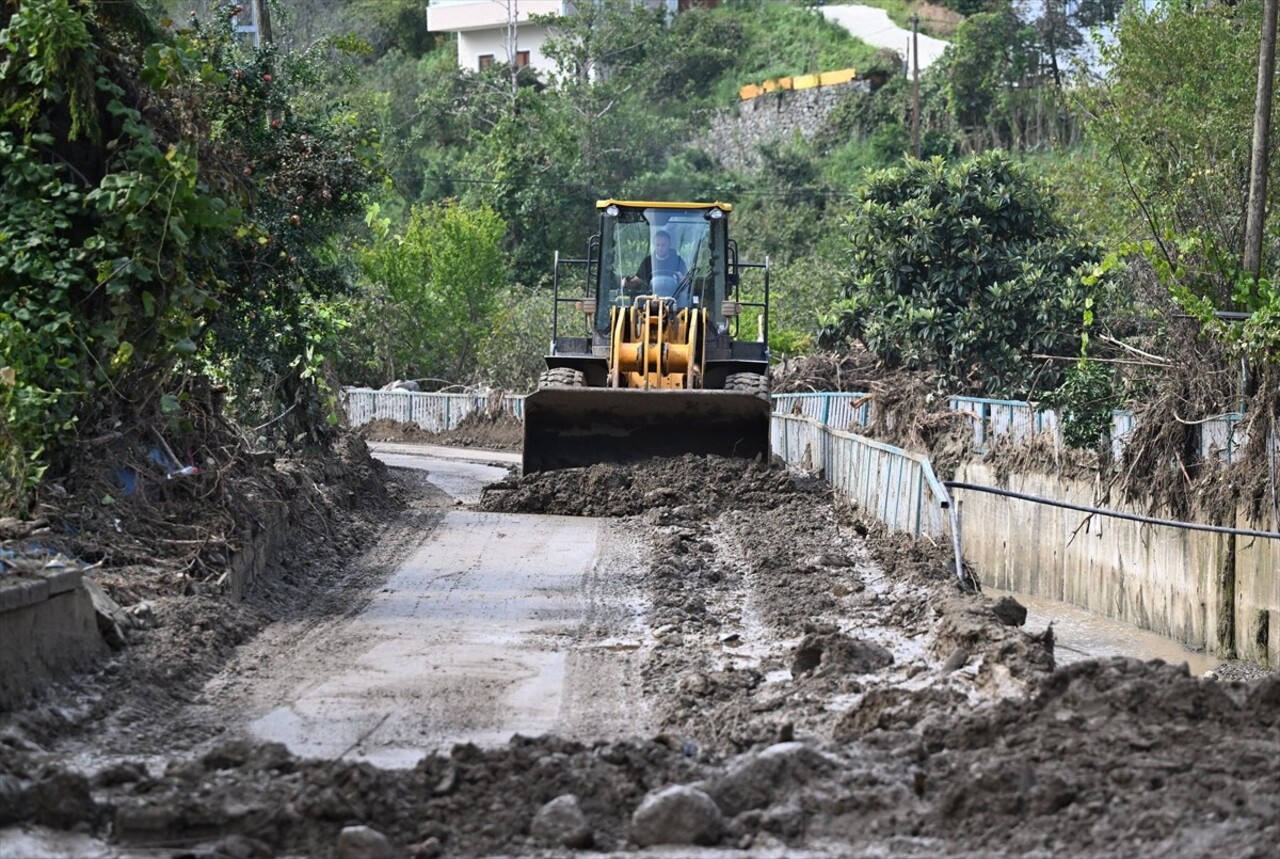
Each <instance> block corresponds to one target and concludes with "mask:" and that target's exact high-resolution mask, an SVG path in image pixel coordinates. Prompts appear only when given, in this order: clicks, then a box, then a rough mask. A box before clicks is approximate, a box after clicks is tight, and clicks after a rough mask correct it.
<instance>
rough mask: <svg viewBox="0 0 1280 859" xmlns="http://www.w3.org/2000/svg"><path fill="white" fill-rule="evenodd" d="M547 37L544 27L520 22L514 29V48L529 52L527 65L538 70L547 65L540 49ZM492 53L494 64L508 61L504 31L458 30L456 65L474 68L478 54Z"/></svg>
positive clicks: (478, 59) (478, 66) (502, 63)
mask: <svg viewBox="0 0 1280 859" xmlns="http://www.w3.org/2000/svg"><path fill="white" fill-rule="evenodd" d="M546 41H547V28H546V27H543V26H535V25H533V24H521V25H520V26H519V28H518V29H517V30H516V46H515V49H516V50H517V51H528V52H529V65H531V66H533V67H534V68H535V69H538V70H539V71H542V70H545V69H547V68H548V67H549V66H550V61H549V60H548V59H547V57H546V55H545V54H544V53H543V52H542V46H543V45H544V44H545V43H546ZM484 54H492V55H493V61H494V63H495V64H497V65H506V64H507V63H508V62H510V61H511V58H510V57H508V56H507V32H506V29H505V28H504V29H502V30H470V31H468V30H464V31H462V32H460V33H458V68H462V69H470V70H471V71H473V72H474V71H477V70H478V69H479V68H480V57H481V56H483V55H484Z"/></svg>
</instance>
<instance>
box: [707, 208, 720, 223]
mask: <svg viewBox="0 0 1280 859" xmlns="http://www.w3.org/2000/svg"><path fill="white" fill-rule="evenodd" d="M707 217H708V218H710V219H711V220H713V221H718V220H720V219H721V218H723V217H724V211H723V210H721V209H712V210H711V211H710V212H707Z"/></svg>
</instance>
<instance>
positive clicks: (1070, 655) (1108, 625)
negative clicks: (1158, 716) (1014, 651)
mask: <svg viewBox="0 0 1280 859" xmlns="http://www.w3.org/2000/svg"><path fill="white" fill-rule="evenodd" d="M982 593H983V595H984V596H987V597H990V598H991V599H999V598H1000V597H1003V596H1009V597H1013V598H1014V599H1016V600H1017V601H1018V602H1020V603H1022V604H1023V605H1024V606H1026V607H1027V625H1026V629H1027V631H1028V632H1037V633H1038V632H1040V631H1042V630H1043V629H1044V628H1045V627H1046V626H1048V625H1049V623H1050V622H1051V621H1052V623H1053V641H1054V658H1055V659H1056V660H1057V663H1058V665H1069V664H1071V663H1072V662H1079V661H1080V660H1082V659H1093V658H1106V657H1111V656H1132V657H1135V658H1137V659H1163V660H1164V661H1165V662H1168V663H1170V664H1171V665H1177V664H1178V663H1179V662H1185V663H1187V666H1188V667H1189V668H1190V669H1191V673H1192V674H1195V675H1201V674H1204V673H1205V672H1206V671H1209V670H1211V669H1213V668H1217V667H1218V666H1219V665H1221V664H1222V660H1221V659H1218V658H1216V657H1214V656H1210V655H1209V654H1207V653H1201V652H1197V651H1194V650H1188V649H1187V648H1186V647H1183V646H1182V644H1180V643H1179V642H1177V641H1174V640H1173V639H1169V638H1165V637H1164V636H1163V635H1157V634H1156V633H1154V632H1148V631H1147V630H1145V629H1139V628H1138V627H1136V626H1132V625H1131V624H1127V623H1124V622H1122V621H1118V620H1112V619H1111V618H1107V617H1102V616H1101V615H1097V614H1093V613H1092V612H1089V611H1085V610H1084V609H1082V608H1080V607H1079V606H1074V605H1071V604H1070V603H1064V602H1058V601H1057V600H1050V599H1042V598H1040V597H1033V596H1028V595H1027V594H1020V593H1016V592H1014V591H1003V590H1000V589H999V588H992V587H986V586H985V585H984V586H983V588H982Z"/></svg>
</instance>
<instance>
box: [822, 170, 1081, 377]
mask: <svg viewBox="0 0 1280 859" xmlns="http://www.w3.org/2000/svg"><path fill="white" fill-rule="evenodd" d="M847 231H848V237H849V242H850V245H851V250H850V263H851V265H850V269H851V270H850V276H851V277H850V283H849V286H848V287H847V289H846V297H845V298H844V299H843V300H841V301H839V302H837V303H836V304H835V305H834V306H833V308H832V312H831V313H830V314H828V315H827V317H826V318H825V323H826V324H825V327H824V332H823V340H824V343H825V344H827V345H837V344H839V343H842V342H848V341H850V340H861V341H863V342H864V343H865V344H866V346H867V348H868V349H870V350H871V352H872V353H874V354H875V355H877V356H878V357H879V358H880V359H881V360H883V361H884V362H885V363H886V364H887V365H889V366H894V367H906V368H910V369H933V370H936V371H938V373H939V377H940V381H941V383H942V384H943V385H945V386H946V387H948V388H949V389H951V390H954V391H963V392H967V393H972V394H985V395H988V396H999V397H1018V398H1028V397H1031V396H1032V394H1033V392H1034V391H1036V390H1051V389H1053V388H1055V387H1057V385H1058V384H1059V382H1060V381H1061V380H1062V378H1063V371H1064V369H1065V366H1066V365H1065V364H1062V363H1055V362H1053V361H1047V360H1045V358H1044V357H1043V356H1064V357H1065V356H1073V355H1075V354H1076V353H1078V351H1079V348H1080V342H1081V329H1082V324H1083V319H1084V313H1085V309H1086V299H1087V298H1088V297H1089V295H1090V294H1091V289H1092V291H1093V293H1096V294H1097V295H1103V294H1104V293H1105V290H1104V289H1102V288H1100V287H1098V286H1096V285H1095V286H1094V287H1092V288H1090V287H1086V286H1085V285H1084V283H1083V282H1082V280H1081V277H1082V273H1083V272H1082V270H1083V269H1084V268H1085V267H1086V266H1090V267H1092V266H1093V264H1095V263H1096V262H1098V260H1099V252H1098V250H1097V249H1096V248H1095V247H1094V246H1093V245H1092V244H1089V243H1087V242H1084V241H1081V240H1080V239H1078V238H1076V236H1075V235H1074V234H1073V232H1072V230H1071V229H1070V228H1069V227H1068V226H1067V225H1066V224H1064V223H1063V222H1062V221H1061V220H1060V219H1059V218H1058V217H1057V215H1056V214H1055V212H1054V203H1053V199H1052V197H1051V196H1050V195H1049V193H1048V192H1047V190H1046V189H1045V188H1043V187H1042V186H1041V185H1040V184H1039V183H1037V182H1036V181H1034V180H1033V179H1031V178H1030V177H1029V176H1028V175H1027V174H1026V173H1025V172H1024V171H1023V170H1022V169H1020V168H1019V167H1018V166H1017V165H1016V164H1014V163H1013V162H1012V161H1010V159H1009V158H1008V157H1007V156H1006V155H1004V154H1003V153H999V152H995V153H990V154H987V155H983V156H980V157H977V158H974V159H972V160H970V161H967V162H964V163H961V164H948V163H946V162H944V161H943V160H942V159H940V158H935V159H933V160H931V161H927V162H925V161H915V160H911V159H907V160H906V162H905V163H904V164H903V166H901V167H895V168H892V169H888V170H883V171H879V172H876V173H873V174H870V175H869V177H868V181H867V184H866V185H865V187H864V188H863V189H862V191H861V192H860V194H859V198H858V202H857V203H856V204H855V206H854V208H853V211H852V213H851V214H850V217H849V220H848V224H847Z"/></svg>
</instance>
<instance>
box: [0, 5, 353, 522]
mask: <svg viewBox="0 0 1280 859" xmlns="http://www.w3.org/2000/svg"><path fill="white" fill-rule="evenodd" d="M232 12H233V9H232V7H222V8H220V9H219V11H218V14H217V16H216V17H215V18H214V19H213V20H212V21H211V22H203V21H201V20H199V19H196V18H192V19H191V20H190V22H189V23H188V25H187V26H186V27H184V28H182V29H177V30H173V31H171V32H166V31H162V30H160V29H158V28H156V27H155V26H154V25H153V24H152V23H150V22H149V21H148V19H147V18H146V17H145V16H144V15H143V14H142V12H141V10H140V9H139V8H138V7H136V6H134V5H133V4H132V3H119V2H112V3H100V4H99V3H75V2H72V0H22V2H18V3H10V4H9V5H8V6H6V7H5V8H4V11H3V19H2V20H3V27H2V28H0V56H2V57H3V59H2V61H0V90H2V91H3V94H4V105H5V107H4V112H3V114H2V116H0V119H2V121H0V368H3V369H0V439H2V440H3V443H4V448H5V455H4V456H3V457H2V458H0V463H2V464H0V467H3V468H4V473H3V475H0V476H2V477H3V480H2V481H0V483H2V484H3V486H4V487H5V489H4V496H3V497H0V505H4V506H9V505H12V504H15V503H19V502H20V501H21V499H22V497H23V495H24V491H25V489H26V488H27V487H29V486H31V485H33V484H34V483H35V481H37V480H38V479H39V478H40V476H41V474H42V472H43V470H44V469H45V468H46V467H47V465H48V464H49V463H50V462H52V461H54V459H53V458H54V457H55V455H56V453H57V452H58V451H59V450H61V449H65V448H66V447H67V446H68V445H69V444H70V443H71V442H73V441H74V440H75V439H76V437H77V434H78V433H81V432H84V431H86V430H88V431H98V430H100V429H101V427H99V426H98V425H97V424H98V423H99V422H100V421H102V420H105V419H109V420H110V423H111V426H114V427H119V426H125V425H131V424H132V423H133V422H135V421H144V422H145V421H146V420H147V419H148V414H149V413H150V411H151V410H153V409H154V410H157V411H158V410H159V409H160V407H161V406H163V407H164V410H165V411H166V413H170V414H173V413H176V412H180V410H181V407H182V398H183V396H184V395H185V393H186V392H189V391H190V390H191V385H192V381H191V380H193V379H201V378H207V375H206V374H208V375H211V376H212V377H214V378H219V377H221V378H226V379H228V380H231V381H233V382H235V383H236V389H235V393H236V395H237V396H239V398H240V400H241V402H242V403H243V404H244V405H246V406H248V405H249V403H248V400H249V399H250V396H249V394H250V392H251V391H256V392H257V396H255V397H253V398H252V400H253V402H252V408H251V409H248V410H247V413H246V416H247V417H249V418H251V419H252V418H253V417H255V414H256V415H257V416H264V415H267V414H269V413H270V412H276V411H281V410H283V409H289V410H292V411H294V412H295V415H294V418H293V421H292V423H287V424H285V425H283V426H284V427H286V428H287V427H288V426H290V425H292V426H294V427H296V428H297V429H301V430H305V431H308V432H313V433H314V432H316V431H318V429H319V428H320V427H322V426H323V420H322V417H323V412H324V400H323V397H322V396H321V392H320V391H319V390H318V389H317V388H316V387H315V385H314V382H315V377H316V371H317V370H318V368H319V366H320V363H321V355H320V354H318V353H317V351H316V348H315V347H316V343H317V342H318V341H319V340H320V339H322V338H323V336H324V333H325V332H324V329H325V322H324V321H323V314H317V313H316V312H315V307H316V305H317V303H323V302H324V301H326V300H327V298H328V297H329V296H332V295H334V294H336V293H338V292H340V291H342V290H343V289H345V288H346V287H347V284H348V282H349V281H348V280H347V278H346V277H345V275H344V265H343V262H342V259H341V255H340V252H339V248H338V246H337V245H336V244H335V242H334V240H333V236H334V235H335V232H336V231H337V230H338V229H339V228H340V227H341V226H342V225H343V224H345V223H346V222H347V221H348V220H349V219H350V217H351V216H352V215H353V214H356V213H359V212H360V211H362V199H363V194H364V192H365V190H366V189H367V188H368V187H369V186H370V184H371V180H372V178H373V176H374V172H373V163H374V155H375V147H374V139H373V138H372V136H371V135H370V133H369V131H368V130H367V129H366V128H364V127H363V126H362V125H361V124H360V123H359V122H358V121H357V120H356V118H355V117H353V116H351V115H343V114H342V113H341V112H340V111H333V110H326V111H325V112H323V113H319V112H314V111H313V112H304V111H300V110H298V109H296V108H295V104H296V98H295V96H296V94H297V93H298V92H299V91H300V89H301V88H302V87H307V86H315V85H316V84H317V83H318V82H319V81H320V80H321V75H322V72H323V71H324V70H325V69H326V68H327V63H326V62H325V60H324V58H322V57H320V56H307V55H302V56H281V55H277V54H276V53H275V52H274V51H272V50H271V49H269V48H268V49H265V50H262V51H258V52H253V51H247V50H245V49H242V48H240V47H239V46H238V45H237V44H236V43H235V41H234V37H233V34H232V31H231V28H230V22H231V15H232ZM326 47H328V46H327V45H325V46H317V51H320V50H322V49H323V48H326Z"/></svg>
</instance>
